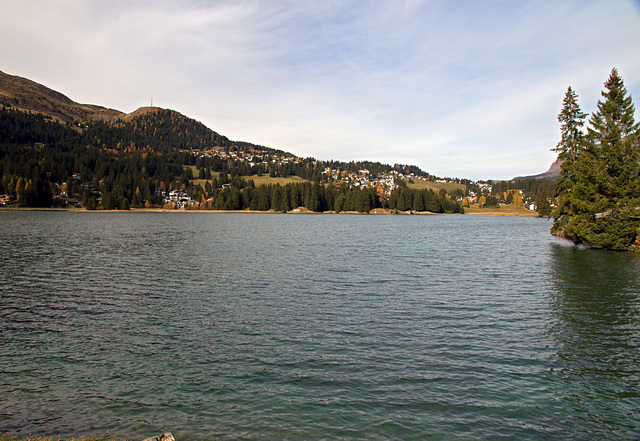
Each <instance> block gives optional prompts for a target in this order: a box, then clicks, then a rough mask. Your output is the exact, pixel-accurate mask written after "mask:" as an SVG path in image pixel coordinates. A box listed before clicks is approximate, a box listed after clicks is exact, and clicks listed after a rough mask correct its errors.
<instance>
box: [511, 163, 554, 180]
mask: <svg viewBox="0 0 640 441" xmlns="http://www.w3.org/2000/svg"><path fill="white" fill-rule="evenodd" d="M558 176H560V164H559V163H558V161H556V162H554V163H553V164H551V167H549V170H547V171H546V172H544V173H540V174H537V175H531V176H517V177H515V178H513V179H512V181H519V180H522V179H555V178H557V177H558Z"/></svg>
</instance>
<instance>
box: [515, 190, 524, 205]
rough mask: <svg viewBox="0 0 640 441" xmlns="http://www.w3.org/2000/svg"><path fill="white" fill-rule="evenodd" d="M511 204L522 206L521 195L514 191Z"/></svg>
mask: <svg viewBox="0 0 640 441" xmlns="http://www.w3.org/2000/svg"><path fill="white" fill-rule="evenodd" d="M513 205H515V206H516V207H522V206H524V201H523V200H522V196H520V193H516V194H514V195H513Z"/></svg>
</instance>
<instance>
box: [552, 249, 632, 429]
mask: <svg viewBox="0 0 640 441" xmlns="http://www.w3.org/2000/svg"><path fill="white" fill-rule="evenodd" d="M551 247H552V252H551V256H552V257H551V262H550V263H551V275H552V286H553V291H552V293H551V313H552V315H553V317H554V318H555V320H554V321H553V322H552V325H551V328H550V333H551V335H552V337H553V338H554V339H555V340H556V341H557V360H556V368H555V372H554V374H553V376H554V380H556V381H558V383H559V385H558V388H559V389H558V392H557V395H558V398H559V399H561V400H563V401H564V402H565V403H566V404H567V405H569V406H570V407H572V408H573V410H574V411H576V412H577V415H578V416H579V417H581V418H582V419H583V422H584V423H585V424H592V425H593V424H594V423H595V425H600V427H599V429H600V430H601V429H602V428H603V427H607V428H609V429H610V430H611V433H612V435H614V434H618V435H620V434H621V433H620V432H619V430H624V428H626V429H627V430H628V429H631V430H632V431H633V430H634V429H637V428H639V427H640V416H639V414H638V409H640V332H639V331H638V330H639V329H640V276H639V274H640V271H638V268H639V267H640V256H638V255H634V254H631V253H618V252H607V251H600V250H590V249H584V248H578V247H569V246H562V245H558V244H552V245H551ZM613 415H616V416H617V418H616V417H613ZM621 415H626V416H627V417H628V420H626V421H620V416H621ZM621 426H622V427H621ZM627 433H628V432H627ZM639 434H640V433H639Z"/></svg>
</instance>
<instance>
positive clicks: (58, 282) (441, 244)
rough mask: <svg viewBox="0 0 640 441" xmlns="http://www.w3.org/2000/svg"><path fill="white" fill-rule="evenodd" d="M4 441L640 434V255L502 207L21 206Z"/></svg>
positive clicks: (9, 247) (9, 285)
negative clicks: (214, 209) (40, 438)
mask: <svg viewBox="0 0 640 441" xmlns="http://www.w3.org/2000/svg"><path fill="white" fill-rule="evenodd" d="M0 225H1V228H0V251H1V256H2V257H1V259H2V260H1V265H0V352H1V353H2V355H1V356H0V432H7V433H8V434H10V435H18V436H27V435H29V434H31V435H55V436H62V437H70V436H78V435H87V434H106V435H111V436H122V437H128V438H133V439H143V438H145V437H150V436H155V435H159V434H160V433H163V432H166V431H170V432H172V433H173V434H174V435H175V436H176V438H177V440H178V441H185V440H211V439H220V440H320V439H337V440H359V439H362V440H389V439H394V440H396V439H397V440H452V439H455V440H487V439H491V440H500V439H518V440H545V441H548V440H565V439H585V440H586V439H616V440H620V439H640V412H639V411H638V409H640V256H638V255H634V254H630V253H616V252H608V251H596V250H590V249H585V248H580V247H574V246H572V245H571V244H569V243H567V242H565V241H562V240H560V239H557V238H554V237H552V236H551V235H550V234H549V228H550V227H551V222H550V221H548V220H546V219H539V218H520V217H492V216H472V215H465V216H419V215H413V216H411V215H403V216H374V215H371V216H366V215H304V214H302V215H292V214H288V215H284V214H244V213H240V214H238V213H128V212H123V213H120V212H110V213H101V212H41V211H0Z"/></svg>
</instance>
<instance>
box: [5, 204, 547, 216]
mask: <svg viewBox="0 0 640 441" xmlns="http://www.w3.org/2000/svg"><path fill="white" fill-rule="evenodd" d="M2 210H4V211H66V212H77V213H249V214H352V215H353V214H356V215H391V214H399V215H418V216H429V215H434V216H437V215H443V214H446V215H451V214H454V215H456V214H458V213H434V212H432V211H395V210H390V209H388V208H374V209H373V210H371V211H370V212H368V213H360V212H358V211H342V212H340V213H336V212H335V211H324V212H316V211H311V210H308V209H306V208H305V207H298V208H294V209H293V210H289V211H287V212H282V211H275V210H269V211H257V210H185V209H181V210H176V209H169V208H131V209H129V210H86V209H84V208H66V207H0V211H2ZM464 210H465V213H464V214H471V215H482V216H521V217H537V216H538V213H537V212H535V211H531V210H527V209H526V208H523V207H519V208H516V207H510V206H508V207H501V208H478V207H477V206H474V207H465V209H464Z"/></svg>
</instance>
